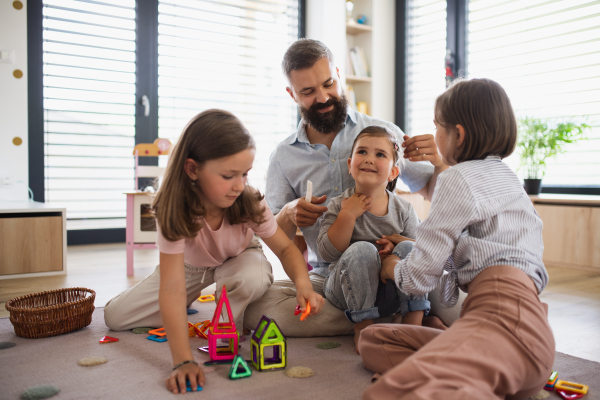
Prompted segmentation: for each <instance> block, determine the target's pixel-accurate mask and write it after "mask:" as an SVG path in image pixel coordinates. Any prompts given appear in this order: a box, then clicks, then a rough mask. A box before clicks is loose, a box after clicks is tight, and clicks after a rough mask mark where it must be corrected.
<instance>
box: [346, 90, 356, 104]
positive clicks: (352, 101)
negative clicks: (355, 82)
mask: <svg viewBox="0 0 600 400" xmlns="http://www.w3.org/2000/svg"><path fill="white" fill-rule="evenodd" d="M346 97H347V98H348V105H350V107H351V108H352V109H353V110H356V109H357V107H356V93H354V88H353V87H352V86H350V85H346Z"/></svg>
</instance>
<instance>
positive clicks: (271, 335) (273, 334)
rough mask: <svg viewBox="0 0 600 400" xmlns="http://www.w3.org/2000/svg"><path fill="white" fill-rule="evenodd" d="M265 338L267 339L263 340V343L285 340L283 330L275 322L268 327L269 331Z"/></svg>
mask: <svg viewBox="0 0 600 400" xmlns="http://www.w3.org/2000/svg"><path fill="white" fill-rule="evenodd" d="M265 339H266V340H263V343H276V342H283V341H284V340H285V338H284V337H283V335H282V334H281V331H280V330H279V328H278V327H277V325H276V324H274V323H271V324H269V327H268V328H267V333H266V335H265Z"/></svg>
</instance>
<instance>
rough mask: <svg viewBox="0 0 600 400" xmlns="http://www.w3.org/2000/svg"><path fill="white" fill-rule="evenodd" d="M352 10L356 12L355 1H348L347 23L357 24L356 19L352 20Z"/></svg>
mask: <svg viewBox="0 0 600 400" xmlns="http://www.w3.org/2000/svg"><path fill="white" fill-rule="evenodd" d="M352 10H354V1H353V0H346V22H347V23H355V21H354V19H352Z"/></svg>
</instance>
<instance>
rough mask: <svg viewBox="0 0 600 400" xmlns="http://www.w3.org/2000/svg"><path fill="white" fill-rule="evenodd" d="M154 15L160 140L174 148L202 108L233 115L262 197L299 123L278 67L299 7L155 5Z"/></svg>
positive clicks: (290, 0) (286, 2)
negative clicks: (273, 158) (276, 154)
mask: <svg viewBox="0 0 600 400" xmlns="http://www.w3.org/2000/svg"><path fill="white" fill-rule="evenodd" d="M158 11H159V16H158V22H159V25H158V54H159V55H158V64H159V66H158V113H159V114H158V135H159V137H164V138H168V139H169V140H171V142H172V143H175V142H176V141H177V138H178V137H179V135H180V134H181V131H182V129H183V127H184V126H185V125H186V124H187V122H188V121H189V120H190V119H191V118H192V117H193V116H194V115H196V114H198V113H199V112H201V111H203V110H207V109H210V108H220V109H224V110H227V111H230V112H232V113H233V114H235V115H236V116H237V117H238V118H240V120H241V121H242V122H243V123H244V125H245V126H246V128H248V130H249V131H250V133H251V134H252V135H253V136H254V139H255V141H256V146H257V152H256V158H255V160H254V166H253V169H252V170H251V171H250V174H249V183H250V184H251V185H253V186H255V187H257V188H258V189H259V190H261V191H262V192H263V193H264V189H265V176H266V172H267V167H268V163H269V156H270V154H271V153H272V152H273V150H274V149H275V146H276V145H277V143H279V142H280V141H281V140H283V139H284V138H286V137H287V136H289V135H290V134H291V133H292V132H293V131H294V130H295V126H296V122H297V119H296V118H297V117H296V115H297V107H296V106H295V104H294V103H293V102H292V101H291V100H290V98H289V95H288V94H287V92H286V91H285V87H286V85H287V81H286V80H285V76H284V75H283V73H282V72H281V67H280V65H281V60H282V59H283V55H284V53H285V51H286V50H287V48H288V47H289V46H290V44H292V43H293V42H294V41H295V40H296V39H297V38H298V2H297V1H296V0H277V1H271V2H262V1H223V2H209V1H190V0H160V2H159V8H158ZM161 161H162V160H161Z"/></svg>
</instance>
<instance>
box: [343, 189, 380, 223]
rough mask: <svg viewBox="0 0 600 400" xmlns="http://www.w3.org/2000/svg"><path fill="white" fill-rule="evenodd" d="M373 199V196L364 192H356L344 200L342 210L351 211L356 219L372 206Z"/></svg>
mask: <svg viewBox="0 0 600 400" xmlns="http://www.w3.org/2000/svg"><path fill="white" fill-rule="evenodd" d="M372 199H373V198H372V197H367V196H365V195H364V194H359V193H354V194H353V195H352V196H350V197H348V198H346V199H344V200H342V210H344V211H346V212H348V213H350V215H352V216H353V217H354V218H355V219H356V218H358V217H360V216H361V215H363V214H364V212H365V211H367V210H368V209H369V208H371V200H372Z"/></svg>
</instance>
